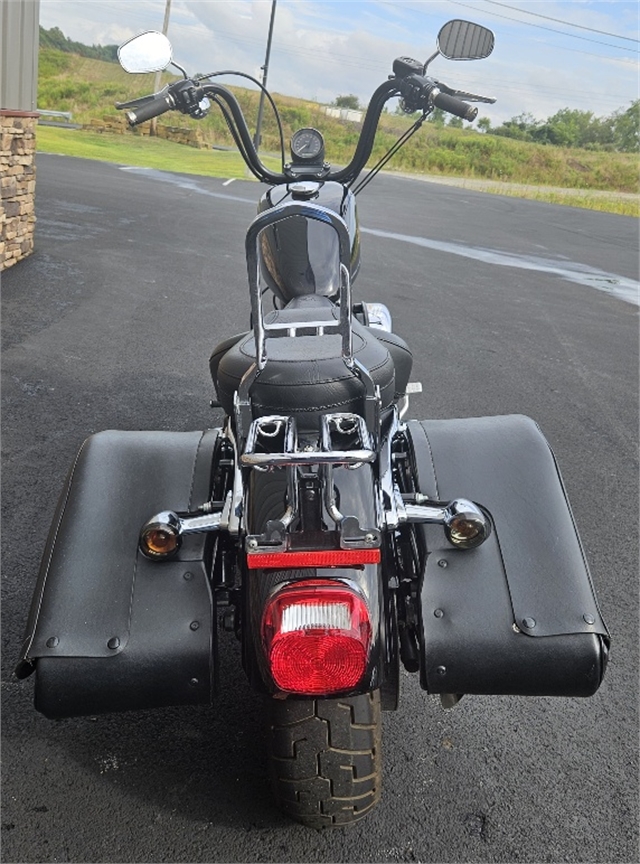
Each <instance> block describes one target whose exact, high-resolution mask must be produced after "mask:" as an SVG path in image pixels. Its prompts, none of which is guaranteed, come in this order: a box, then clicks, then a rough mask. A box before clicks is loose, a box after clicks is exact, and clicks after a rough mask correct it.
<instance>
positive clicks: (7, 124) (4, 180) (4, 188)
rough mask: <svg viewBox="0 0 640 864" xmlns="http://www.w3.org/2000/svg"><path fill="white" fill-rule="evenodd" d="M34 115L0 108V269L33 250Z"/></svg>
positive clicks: (35, 116)
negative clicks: (0, 193) (0, 204)
mask: <svg viewBox="0 0 640 864" xmlns="http://www.w3.org/2000/svg"><path fill="white" fill-rule="evenodd" d="M37 117H38V115H37V114H34V113H33V112H29V111H7V110H2V111H0V139H1V141H0V147H1V149H0V184H1V192H2V206H1V209H0V270H4V269H6V268H7V267H11V266H12V264H15V263H16V262H17V261H20V259H21V258H24V257H25V255H28V254H29V253H30V252H33V232H34V228H35V222H36V216H35V207H34V199H35V191H36V165H35V155H36V124H37V122H38V121H37Z"/></svg>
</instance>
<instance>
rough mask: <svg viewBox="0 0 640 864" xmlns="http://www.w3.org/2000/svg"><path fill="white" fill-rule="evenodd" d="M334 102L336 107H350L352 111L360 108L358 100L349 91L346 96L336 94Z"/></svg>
mask: <svg viewBox="0 0 640 864" xmlns="http://www.w3.org/2000/svg"><path fill="white" fill-rule="evenodd" d="M335 104H336V108H351V109H352V110H353V111H358V110H359V109H360V101H359V99H358V97H357V96H354V95H353V93H350V94H349V95H348V96H338V97H337V98H336V103H335Z"/></svg>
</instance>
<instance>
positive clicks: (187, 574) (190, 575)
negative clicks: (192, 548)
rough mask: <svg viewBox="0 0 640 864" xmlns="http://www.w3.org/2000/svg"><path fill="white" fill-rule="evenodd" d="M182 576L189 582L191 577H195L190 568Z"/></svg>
mask: <svg viewBox="0 0 640 864" xmlns="http://www.w3.org/2000/svg"><path fill="white" fill-rule="evenodd" d="M182 578H183V579H186V580H187V582H188V581H189V580H190V579H193V573H191V572H190V571H189V570H187V572H186V573H184V574H183V576H182Z"/></svg>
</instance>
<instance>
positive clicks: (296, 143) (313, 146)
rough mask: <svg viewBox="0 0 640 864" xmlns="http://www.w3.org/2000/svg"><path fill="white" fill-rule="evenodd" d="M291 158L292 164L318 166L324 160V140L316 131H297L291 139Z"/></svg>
mask: <svg viewBox="0 0 640 864" xmlns="http://www.w3.org/2000/svg"><path fill="white" fill-rule="evenodd" d="M291 157H292V159H293V161H294V162H298V163H300V162H310V163H313V164H314V165H315V164H318V163H319V162H322V161H323V159H324V138H323V137H322V133H320V132H318V130H317V129H311V128H309V129H298V131H297V132H294V134H293V136H292V138H291Z"/></svg>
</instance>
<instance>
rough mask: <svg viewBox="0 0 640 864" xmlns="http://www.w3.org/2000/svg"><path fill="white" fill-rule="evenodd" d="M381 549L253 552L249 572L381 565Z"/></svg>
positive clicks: (248, 565) (250, 555)
mask: <svg viewBox="0 0 640 864" xmlns="http://www.w3.org/2000/svg"><path fill="white" fill-rule="evenodd" d="M379 563H380V549H324V550H318V551H309V552H251V553H249V554H248V555H247V567H248V568H249V570H266V569H269V568H271V569H273V568H276V569H278V570H289V569H291V568H296V569H300V568H304V567H354V566H355V565H357V564H379Z"/></svg>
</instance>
